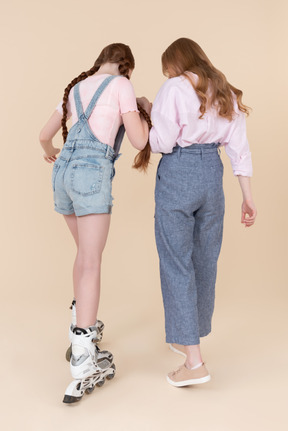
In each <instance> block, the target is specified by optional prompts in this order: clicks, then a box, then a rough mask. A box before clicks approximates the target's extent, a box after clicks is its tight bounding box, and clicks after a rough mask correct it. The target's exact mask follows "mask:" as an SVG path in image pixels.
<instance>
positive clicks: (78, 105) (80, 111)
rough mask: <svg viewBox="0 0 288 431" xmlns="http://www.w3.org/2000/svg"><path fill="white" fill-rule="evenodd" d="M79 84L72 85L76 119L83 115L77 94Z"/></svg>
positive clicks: (78, 94)
mask: <svg viewBox="0 0 288 431" xmlns="http://www.w3.org/2000/svg"><path fill="white" fill-rule="evenodd" d="M80 82H81V81H80ZM80 82H78V83H77V84H76V85H74V100H75V105H76V110H77V115H78V119H79V118H80V117H81V115H82V114H83V107H82V102H81V99H80V93H79V85H80Z"/></svg>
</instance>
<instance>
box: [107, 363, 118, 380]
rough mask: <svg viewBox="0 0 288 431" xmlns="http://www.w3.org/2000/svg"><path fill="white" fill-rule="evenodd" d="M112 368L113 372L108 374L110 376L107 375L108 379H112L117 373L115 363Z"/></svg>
mask: <svg viewBox="0 0 288 431" xmlns="http://www.w3.org/2000/svg"><path fill="white" fill-rule="evenodd" d="M111 368H112V369H113V371H112V373H110V374H108V376H107V377H106V379H107V380H112V379H114V377H115V373H116V367H115V364H112V365H111Z"/></svg>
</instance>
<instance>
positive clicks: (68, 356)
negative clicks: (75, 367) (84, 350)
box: [65, 344, 72, 362]
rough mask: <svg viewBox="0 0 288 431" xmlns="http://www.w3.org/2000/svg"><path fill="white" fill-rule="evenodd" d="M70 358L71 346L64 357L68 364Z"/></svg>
mask: <svg viewBox="0 0 288 431" xmlns="http://www.w3.org/2000/svg"><path fill="white" fill-rule="evenodd" d="M71 356H72V345H71V344H70V346H69V347H68V349H67V351H66V355H65V357H66V361H68V362H70V359H71Z"/></svg>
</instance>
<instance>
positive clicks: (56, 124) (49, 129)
mask: <svg viewBox="0 0 288 431" xmlns="http://www.w3.org/2000/svg"><path fill="white" fill-rule="evenodd" d="M61 120H62V115H61V114H60V113H59V112H58V111H55V112H54V113H53V114H52V116H51V117H50V118H49V120H48V121H47V123H46V124H45V126H44V127H43V129H42V130H41V132H40V135H39V140H40V144H41V146H42V148H43V150H44V155H43V157H44V160H45V161H46V162H48V163H53V162H55V160H56V154H58V153H59V152H60V149H59V148H55V147H54V146H53V142H52V139H53V138H54V136H55V135H56V133H57V132H58V131H59V130H60V129H61Z"/></svg>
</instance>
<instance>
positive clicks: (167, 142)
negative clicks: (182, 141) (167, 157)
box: [149, 80, 181, 153]
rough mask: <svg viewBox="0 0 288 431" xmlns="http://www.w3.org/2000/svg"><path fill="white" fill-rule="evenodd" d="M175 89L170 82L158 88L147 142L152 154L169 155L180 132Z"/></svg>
mask: <svg viewBox="0 0 288 431" xmlns="http://www.w3.org/2000/svg"><path fill="white" fill-rule="evenodd" d="M176 98H177V88H175V87H173V86H171V80H168V81H166V82H165V83H164V84H163V85H162V87H161V88H160V90H159V92H158V94H157V96H156V98H155V101H154V104H153V108H152V112H151V119H152V123H153V127H152V129H151V130H150V134H149V142H150V146H151V150H152V152H153V153H171V152H172V149H173V147H174V146H175V144H176V142H177V138H178V137H179V134H180V131H181V125H180V124H179V115H178V108H177V100H176Z"/></svg>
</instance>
